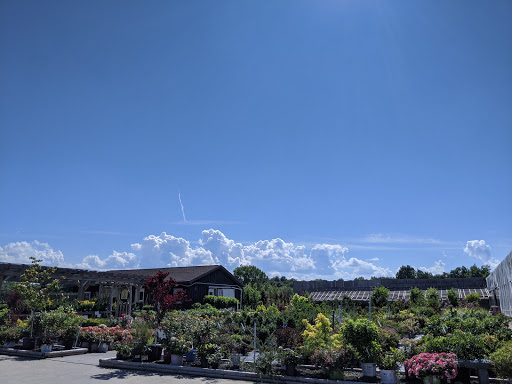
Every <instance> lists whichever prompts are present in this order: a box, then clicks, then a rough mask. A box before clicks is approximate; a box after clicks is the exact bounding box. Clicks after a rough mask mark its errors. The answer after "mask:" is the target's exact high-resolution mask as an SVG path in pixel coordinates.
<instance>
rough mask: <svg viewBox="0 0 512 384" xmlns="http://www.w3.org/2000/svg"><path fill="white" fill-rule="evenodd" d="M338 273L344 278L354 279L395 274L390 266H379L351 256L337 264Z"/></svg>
mask: <svg viewBox="0 0 512 384" xmlns="http://www.w3.org/2000/svg"><path fill="white" fill-rule="evenodd" d="M336 270H337V272H338V275H339V276H340V277H342V278H344V279H353V278H355V277H359V276H363V277H366V278H369V277H371V276H388V277H389V276H393V272H391V270H390V269H389V268H382V267H378V266H376V265H375V264H372V263H368V262H367V261H364V260H360V259H356V258H355V257H351V258H350V259H349V260H348V261H347V260H343V261H341V262H340V263H338V264H337V265H336Z"/></svg>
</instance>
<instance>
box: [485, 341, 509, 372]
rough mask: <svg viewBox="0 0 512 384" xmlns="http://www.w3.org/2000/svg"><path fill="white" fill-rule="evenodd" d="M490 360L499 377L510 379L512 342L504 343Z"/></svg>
mask: <svg viewBox="0 0 512 384" xmlns="http://www.w3.org/2000/svg"><path fill="white" fill-rule="evenodd" d="M490 360H491V362H492V365H493V367H494V369H495V370H496V373H497V374H498V376H499V377H502V378H504V379H510V378H511V377H512V341H508V342H506V343H504V344H503V345H502V346H501V347H500V348H498V350H496V351H495V352H494V353H492V354H491V356H490Z"/></svg>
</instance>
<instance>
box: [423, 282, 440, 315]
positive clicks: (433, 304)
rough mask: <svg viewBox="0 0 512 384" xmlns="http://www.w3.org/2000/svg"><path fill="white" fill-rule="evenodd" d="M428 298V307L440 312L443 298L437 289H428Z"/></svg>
mask: <svg viewBox="0 0 512 384" xmlns="http://www.w3.org/2000/svg"><path fill="white" fill-rule="evenodd" d="M426 298H427V305H428V306H429V307H430V308H432V309H435V310H436V311H437V310H439V308H441V296H439V292H438V291H437V289H435V288H432V287H430V288H429V289H427V293H426Z"/></svg>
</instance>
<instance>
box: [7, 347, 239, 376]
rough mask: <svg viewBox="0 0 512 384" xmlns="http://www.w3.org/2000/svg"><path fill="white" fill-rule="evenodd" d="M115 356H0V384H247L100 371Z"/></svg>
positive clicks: (96, 354)
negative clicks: (102, 364)
mask: <svg viewBox="0 0 512 384" xmlns="http://www.w3.org/2000/svg"><path fill="white" fill-rule="evenodd" d="M114 356H115V352H114V351H112V352H107V353H88V354H85V355H77V356H66V357H55V358H48V359H27V358H23V357H15V356H6V355H0V384H29V383H37V384H41V383H46V384H54V383H55V384H61V383H73V384H75V383H76V384H82V383H107V382H108V383H109V384H110V383H121V382H122V383H124V384H131V383H137V384H157V383H162V384H163V383H166V384H193V383H194V384H195V383H201V384H247V383H248V382H247V381H237V380H228V379H214V378H206V377H191V376H183V375H168V374H162V373H153V372H144V371H132V370H121V369H110V368H100V367H99V365H98V361H99V359H104V358H107V357H114Z"/></svg>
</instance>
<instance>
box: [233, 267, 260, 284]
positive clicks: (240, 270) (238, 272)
mask: <svg viewBox="0 0 512 384" xmlns="http://www.w3.org/2000/svg"><path fill="white" fill-rule="evenodd" d="M233 275H234V276H235V277H236V278H238V279H239V280H240V281H241V282H242V283H243V284H244V285H247V284H254V285H255V286H256V287H258V288H260V287H262V286H263V285H264V284H265V283H266V282H267V281H268V276H267V274H266V273H265V272H263V271H262V270H261V269H259V268H257V267H255V266H254V265H241V266H240V267H237V268H235V269H234V270H233Z"/></svg>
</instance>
